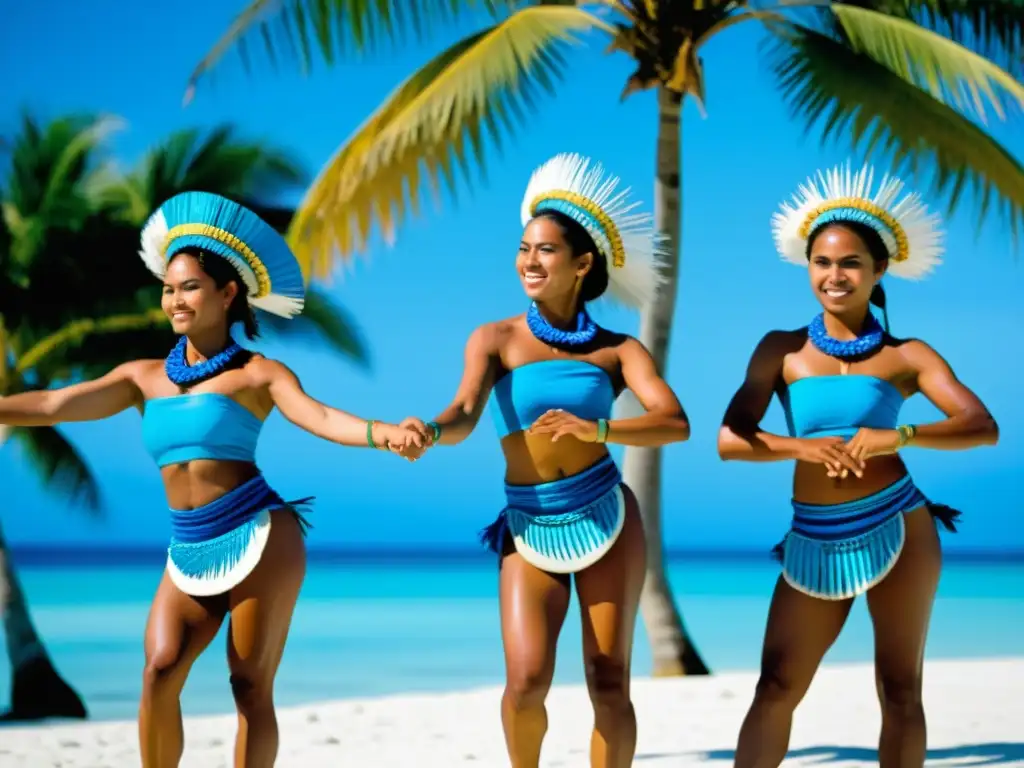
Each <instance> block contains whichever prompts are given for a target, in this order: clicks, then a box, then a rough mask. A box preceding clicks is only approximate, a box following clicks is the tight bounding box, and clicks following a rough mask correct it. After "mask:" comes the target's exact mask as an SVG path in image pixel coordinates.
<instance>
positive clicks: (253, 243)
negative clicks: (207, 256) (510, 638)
mask: <svg viewBox="0 0 1024 768" xmlns="http://www.w3.org/2000/svg"><path fill="white" fill-rule="evenodd" d="M185 248H199V249H202V250H204V251H208V252H210V253H215V254H217V255H218V256H221V257H223V258H224V259H227V261H229V262H230V263H231V265H232V266H233V267H234V268H235V269H236V270H237V271H238V275H239V277H240V278H241V279H242V281H243V282H244V283H245V286H246V288H247V289H248V299H249V303H250V304H251V305H252V306H254V307H257V308H258V309H262V310H263V311H265V312H270V313H272V314H275V315H280V316H281V317H285V318H291V317H294V316H295V315H298V314H299V313H301V312H302V307H303V304H304V302H305V296H306V286H305V282H304V281H303V279H302V270H301V269H300V268H299V263H298V261H297V260H296V259H295V255H294V254H293V253H292V251H291V248H289V247H288V244H287V243H286V242H285V240H284V238H283V237H281V235H280V234H278V233H277V231H275V230H274V228H273V227H271V226H270V225H269V224H267V223H266V222H265V221H263V219H261V218H260V217H259V216H257V215H256V214H255V213H253V212H252V211H250V210H249V209H248V208H246V207H244V206H242V205H239V204H238V203H236V202H233V201H231V200H228V199H227V198H224V197H220V196H219V195H214V194H211V193H209V192H183V193H182V194H179V195H175V196H174V197H172V198H171V199H170V200H167V201H166V202H165V203H164V204H163V205H161V206H160V207H159V208H158V209H157V210H156V212H155V213H154V214H153V215H152V216H150V217H149V220H148V221H147V222H146V224H145V226H144V227H143V228H142V249H141V250H140V251H139V255H140V256H142V260H143V261H144V262H145V263H146V266H147V267H149V270H150V271H151V272H152V273H153V274H154V275H156V276H157V277H159V278H160V279H163V277H164V275H165V274H166V272H167V262H168V260H169V259H170V258H172V257H173V256H174V255H175V254H177V253H179V252H180V251H182V250H183V249H185Z"/></svg>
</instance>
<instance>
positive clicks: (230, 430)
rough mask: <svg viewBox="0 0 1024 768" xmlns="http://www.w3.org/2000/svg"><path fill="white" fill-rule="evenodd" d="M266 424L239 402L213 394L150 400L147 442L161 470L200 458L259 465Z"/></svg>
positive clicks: (145, 429)
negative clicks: (258, 446) (260, 441)
mask: <svg viewBox="0 0 1024 768" xmlns="http://www.w3.org/2000/svg"><path fill="white" fill-rule="evenodd" d="M262 427H263V422H262V421H261V420H260V419H258V418H257V417H256V416H255V415H254V414H253V412H252V411H250V410H249V409H248V408H246V407H245V406H244V405H241V404H240V403H239V402H238V401H236V400H234V399H232V398H230V397H228V396H227V395H220V394H217V393H213V392H203V393H200V394H196V395H178V396H175V397H159V398H155V399H153V400H147V401H146V406H145V411H144V412H143V415H142V441H143V443H144V444H145V446H146V450H147V451H149V453H150V455H151V456H152V457H153V459H154V460H155V461H156V463H157V466H160V467H165V466H167V465H168V464H181V463H183V462H186V461H194V460H196V459H215V460H216V459H220V460H222V461H250V462H251V461H254V460H255V457H256V441H257V440H258V439H259V436H260V429H262Z"/></svg>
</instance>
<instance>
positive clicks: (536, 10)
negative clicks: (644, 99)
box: [186, 0, 1024, 675]
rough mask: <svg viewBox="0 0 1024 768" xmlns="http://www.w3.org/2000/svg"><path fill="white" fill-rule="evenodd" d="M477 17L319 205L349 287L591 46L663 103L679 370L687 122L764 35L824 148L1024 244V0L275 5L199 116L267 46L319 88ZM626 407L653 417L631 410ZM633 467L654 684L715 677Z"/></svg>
mask: <svg viewBox="0 0 1024 768" xmlns="http://www.w3.org/2000/svg"><path fill="white" fill-rule="evenodd" d="M460 17H461V18H466V17H471V18H474V19H478V20H479V21H480V24H481V26H480V29H479V31H478V32H475V33H473V34H471V35H469V36H468V37H465V38H464V39H462V40H460V41H459V42H457V43H455V44H454V45H451V46H450V47H448V48H447V49H445V50H444V51H442V52H441V53H439V54H437V55H436V56H435V57H434V58H433V59H431V60H430V61H429V62H427V63H426V64H425V65H424V66H423V67H422V68H421V69H420V70H419V71H417V72H415V73H414V74H412V75H411V76H410V77H409V78H408V79H407V80H405V81H404V82H403V83H402V84H401V85H400V86H399V87H398V88H397V89H396V90H395V91H394V92H393V93H392V94H391V95H390V96H388V98H387V99H386V101H385V102H384V104H382V105H381V106H380V107H379V108H378V109H377V111H376V112H374V113H373V114H372V115H371V116H370V117H369V119H367V120H366V121H365V122H364V123H363V124H362V126H360V127H359V128H358V129H357V131H356V132H355V133H354V134H353V135H352V136H350V137H349V138H348V140H347V141H346V142H345V143H344V144H343V145H342V147H341V148H340V149H339V150H338V151H337V152H336V153H335V155H334V156H333V157H332V158H331V159H330V161H329V162H328V163H327V165H326V166H325V167H324V168H323V169H322V170H321V172H320V174H319V176H318V178H317V179H316V180H315V181H314V183H313V185H312V186H311V188H310V189H309V190H308V192H307V194H306V196H305V198H304V200H303V201H302V203H301V204H300V206H299V210H298V212H297V214H296V217H295V220H294V221H293V223H292V226H291V230H290V233H289V236H290V238H291V240H292V243H293V245H294V247H295V248H296V250H297V252H298V253H300V255H301V257H302V258H303V260H304V262H305V263H306V264H307V265H308V267H309V268H310V269H311V270H312V272H313V274H323V273H326V272H327V271H329V270H330V269H331V268H332V266H333V261H334V259H335V258H337V256H336V254H337V255H338V256H340V257H341V258H347V257H350V256H351V255H352V254H354V253H356V252H358V251H362V250H363V249H365V247H366V244H367V239H368V237H369V235H370V233H371V229H372V227H373V225H374V224H376V225H377V226H378V227H379V228H380V230H381V231H382V233H383V234H384V236H385V237H386V238H390V237H391V236H392V235H393V234H394V232H395V229H396V227H397V226H398V225H399V223H400V222H401V221H402V220H403V219H404V218H405V216H406V214H407V209H410V208H411V212H412V213H413V214H415V213H416V206H417V200H418V194H419V192H420V187H421V186H422V185H423V184H428V185H429V186H430V187H431V188H432V190H433V191H436V190H437V188H438V187H439V186H440V185H441V184H442V183H443V184H445V185H447V186H448V187H449V188H451V189H454V186H455V185H456V183H457V181H458V180H459V179H460V178H462V179H465V178H468V177H469V176H471V175H472V173H473V167H472V166H473V165H474V164H475V165H476V167H477V168H478V169H480V170H482V169H483V167H484V159H485V143H486V142H485V139H487V138H490V139H491V140H492V141H494V142H498V141H499V140H500V139H502V138H504V136H506V135H507V134H509V133H512V132H513V131H514V130H515V129H517V128H521V127H523V125H524V122H525V121H524V120H523V119H522V118H523V117H524V115H525V114H526V113H527V112H528V111H529V110H530V109H531V108H532V107H533V106H534V104H535V97H536V96H537V95H538V92H539V91H548V92H550V91H551V90H552V84H553V82H554V81H555V80H556V79H558V78H560V77H561V76H563V75H564V74H566V72H567V66H566V64H567V63H568V62H567V57H566V51H567V50H568V46H569V45H570V44H572V43H574V42H579V41H580V36H581V35H588V36H589V37H591V38H593V37H597V38H601V37H603V38H605V40H606V42H607V43H608V51H609V52H611V53H616V54H624V55H626V56H629V57H630V58H631V59H632V60H633V61H634V62H635V64H636V70H635V71H634V73H633V74H632V75H631V76H630V77H629V79H628V80H627V82H626V83H625V85H624V87H623V91H622V93H623V96H626V95H628V94H630V93H632V92H634V91H638V90H644V89H653V90H655V91H656V92H657V109H658V117H657V120H658V135H657V143H656V147H655V161H656V179H655V189H654V204H655V219H656V224H657V227H658V229H659V230H660V231H661V232H662V233H663V234H664V235H666V236H667V237H668V239H669V241H670V243H671V244H672V247H673V257H672V260H671V264H670V267H669V270H668V278H669V283H668V286H667V289H666V290H664V291H663V292H662V293H661V294H660V296H659V297H658V298H657V299H656V300H655V301H654V302H653V303H652V304H651V305H650V306H648V307H646V308H645V309H644V311H643V312H642V315H641V322H640V332H639V338H640V340H641V341H642V342H643V343H644V344H645V345H646V346H647V348H648V349H650V350H651V352H652V354H653V355H654V358H655V360H656V361H657V363H658V365H659V367H660V368H661V369H662V370H664V368H665V364H666V361H667V357H668V346H669V337H670V330H671V327H672V318H673V314H674V310H675V301H676V293H677V275H678V265H679V256H680V253H679V250H680V227H681V224H680V213H681V190H680V182H679V180H680V177H681V164H680V143H681V132H680V129H681V124H682V117H683V103H684V101H685V100H686V98H687V97H689V98H690V99H692V100H693V101H694V102H695V103H696V104H697V106H698V107H700V109H701V110H703V97H704V74H703V64H702V61H701V57H700V52H701V49H702V47H703V46H704V45H705V44H706V43H707V42H708V41H709V40H710V39H712V38H713V37H715V36H716V35H719V34H721V33H724V32H728V31H729V30H730V29H732V28H733V27H735V26H738V25H741V24H744V23H748V24H750V23H756V24H760V25H762V26H763V27H764V29H765V32H766V33H767V37H768V40H769V41H770V43H771V45H770V46H769V47H768V48H767V49H766V50H765V56H766V60H767V63H768V65H769V67H770V68H771V70H772V71H773V72H774V74H775V75H776V77H777V78H778V82H779V86H780V92H781V97H782V98H783V99H784V100H785V101H786V102H788V103H789V104H790V106H791V107H792V109H793V112H794V114H795V115H796V116H797V117H799V118H801V119H803V120H804V121H805V122H806V123H807V124H808V126H809V127H819V128H820V129H821V132H822V135H823V137H824V138H826V139H837V138H841V139H844V140H848V141H849V143H850V144H851V145H852V148H853V149H854V150H857V151H865V152H866V151H875V152H879V153H882V154H884V155H886V156H887V157H888V158H889V159H890V160H892V161H893V163H894V164H895V165H896V166H898V167H899V168H900V169H901V170H902V171H904V172H906V173H909V174H911V175H912V176H914V177H918V178H920V177H922V176H923V174H924V171H925V170H931V169H937V173H935V174H933V176H932V178H931V185H932V190H933V192H934V193H935V194H936V195H937V196H940V197H942V198H944V199H945V200H947V202H948V205H949V207H950V208H952V207H953V206H954V205H955V204H956V203H957V201H958V200H959V198H960V196H961V193H962V191H963V189H964V187H965V185H967V184H968V183H969V184H970V185H971V186H972V187H973V189H974V191H975V192H976V193H977V196H978V198H979V200H980V201H981V206H980V208H981V212H982V214H984V212H985V210H986V208H987V207H988V205H989V203H990V202H991V201H997V202H998V203H999V207H1000V208H1001V209H1002V211H1003V213H1004V214H1005V215H1006V217H1007V219H1008V221H1009V223H1010V225H1011V226H1012V227H1013V229H1014V231H1016V229H1017V227H1018V226H1019V223H1020V221H1021V218H1022V215H1024V171H1022V168H1021V166H1020V164H1019V163H1018V162H1017V160H1015V159H1014V158H1013V157H1012V156H1011V155H1010V153H1009V152H1007V151H1006V150H1005V149H1004V148H1003V147H1001V146H1000V145H999V144H998V143H997V142H996V141H995V140H994V139H993V138H992V137H991V136H989V135H988V134H987V133H986V132H985V131H984V130H983V129H982V128H981V127H979V125H978V119H979V118H984V115H985V112H986V110H990V111H994V112H995V113H996V114H997V115H999V116H1002V115H1003V113H1004V102H1005V101H1007V100H1009V101H1010V102H1017V103H1018V104H1020V105H1024V87H1022V86H1021V84H1020V82H1019V81H1018V80H1017V79H1015V78H1014V75H1011V74H1010V72H1013V73H1014V74H1015V75H1017V76H1018V77H1019V75H1020V72H1021V70H1022V69H1024V60H1021V59H1020V58H1019V56H1020V54H1019V51H1020V48H1021V42H1022V38H1024V6H1022V3H1021V2H1020V0H849V1H847V2H839V1H835V2H829V0H776V2H774V3H771V4H769V3H757V2H747V1H744V0H594V1H593V2H586V1H585V0H579V2H577V1H575V0H534V1H533V2H528V1H527V0H404V1H402V2H391V3H375V2H365V1H364V0H346V1H345V2H341V1H340V0H339V1H338V2H331V3H323V2H314V1H313V0H289V1H288V2H275V3H268V2H265V1H263V0H258V1H256V2H252V3H251V4H250V5H249V6H248V7H247V8H246V9H245V10H244V11H242V13H241V14H239V16H238V17H237V19H236V20H235V22H234V23H233V24H232V25H231V27H230V29H229V30H228V31H227V32H226V33H225V34H224V36H223V37H222V38H221V39H220V40H219V41H218V42H217V43H216V45H215V46H214V47H213V48H212V50H211V52H210V53H209V54H208V56H207V57H206V58H205V59H204V60H203V61H202V62H201V63H200V64H199V65H198V67H197V68H196V70H195V72H194V73H193V75H192V77H191V80H190V82H189V84H188V90H187V91H186V102H187V101H188V100H189V99H190V98H191V97H192V95H193V93H194V91H195V87H196V84H197V83H198V82H199V80H200V79H201V78H202V77H204V76H205V75H206V73H207V72H208V71H209V70H210V69H211V68H212V67H214V66H215V64H216V63H217V62H218V60H219V59H221V58H222V57H223V55H224V54H225V52H227V51H228V50H229V49H230V48H232V47H233V46H235V45H237V46H238V47H239V50H240V53H242V54H243V56H244V59H245V61H246V63H248V61H249V58H250V53H251V48H252V47H253V44H254V45H255V46H259V47H262V48H263V50H264V51H265V52H266V53H267V54H269V56H270V57H271V58H272V59H273V60H274V62H275V63H280V61H281V60H282V59H285V58H288V59H291V60H292V61H294V62H297V64H298V65H299V66H300V67H301V68H303V69H307V68H308V67H309V65H310V62H311V60H312V57H313V50H314V49H316V50H318V51H319V53H320V54H321V55H322V57H323V58H324V59H325V60H326V61H327V62H328V63H333V62H334V61H335V60H336V59H337V58H339V57H340V55H341V54H342V52H343V51H344V50H346V49H347V50H348V51H350V52H352V53H354V54H364V53H367V52H375V51H377V50H379V49H383V48H386V47H388V46H389V45H392V46H393V45H395V44H399V45H400V44H404V43H406V41H407V40H408V38H409V37H410V36H414V37H416V38H418V39H423V38H426V37H429V35H430V34H431V33H432V32H433V31H434V30H436V29H437V28H438V26H444V25H445V24H448V23H450V22H453V21H455V20H456V19H459V18H460ZM1008 70H1009V71H1008ZM577 71H580V72H583V73H585V69H583V68H580V69H578V70H577ZM1007 97H1008V98H1007ZM409 192H411V194H409V197H410V198H411V200H410V201H407V199H406V195H407V194H408V193H409ZM622 407H623V408H624V409H625V410H627V411H628V410H630V409H631V408H636V404H635V402H631V401H630V400H629V399H628V398H626V399H625V401H624V402H623V404H622ZM624 464H625V466H624V474H625V478H626V481H627V482H628V483H629V484H630V485H631V487H632V488H633V489H634V490H635V491H636V493H637V496H638V498H639V500H640V507H641V509H642V510H643V514H644V524H645V527H646V530H647V533H648V574H647V579H646V583H645V587H644V594H643V596H642V604H641V611H642V615H643V618H644V622H645V625H646V628H647V631H648V635H649V637H650V640H651V644H652V655H653V658H654V673H655V674H656V675H662V674H670V675H671V674H686V673H690V674H695V673H706V672H707V668H706V666H705V664H704V662H703V661H702V659H701V658H700V656H699V655H698V654H697V652H696V650H695V649H694V647H693V644H692V643H691V642H689V639H688V637H687V633H686V631H685V629H684V627H683V624H682V620H681V618H680V615H679V612H678V610H677V609H676V606H675V603H674V601H673V599H672V595H671V592H670V589H669V584H668V580H667V578H666V576H665V571H664V565H663V557H662V553H663V547H662V540H661V523H660V511H661V507H660V488H661V451H660V450H659V449H652V448H633V447H630V448H627V449H626V457H625V462H624Z"/></svg>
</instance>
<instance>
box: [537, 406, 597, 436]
mask: <svg viewBox="0 0 1024 768" xmlns="http://www.w3.org/2000/svg"><path fill="white" fill-rule="evenodd" d="M528 431H529V432H530V433H531V434H534V435H551V442H553V443H556V442H558V439H559V438H560V437H565V436H566V435H571V436H572V437H575V438H576V439H577V440H580V441H581V442H584V443H596V442H597V422H596V421H587V420H586V419H581V418H579V417H578V416H573V415H572V414H571V413H569V412H568V411H563V410H562V409H561V408H555V409H554V410H550V411H546V412H545V413H543V414H542V415H541V416H539V417H538V418H537V420H536V421H534V422H533V424H531V425H530V428H529V430H528Z"/></svg>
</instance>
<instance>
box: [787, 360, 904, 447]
mask: <svg viewBox="0 0 1024 768" xmlns="http://www.w3.org/2000/svg"><path fill="white" fill-rule="evenodd" d="M904 399H905V398H904V397H903V393H902V392H900V391H899V390H898V389H896V387H894V386H893V385H892V384H890V383H889V382H887V381H885V380H884V379H879V378H877V377H875V376H864V375H858V374H847V375H837V376H808V377H806V378H803V379H797V380H796V381H794V382H793V383H792V384H790V385H789V387H788V388H787V389H786V390H785V391H784V392H783V394H782V396H781V397H780V398H779V400H781V401H782V407H783V409H784V410H785V412H786V425H787V426H788V427H789V434H790V435H791V436H792V437H832V436H838V437H843V438H850V437H852V436H853V435H854V434H855V433H856V432H857V430H858V429H860V428H861V427H868V428H871V429H895V428H896V422H897V419H898V418H899V415H900V407H901V406H902V405H903V401H904Z"/></svg>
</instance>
